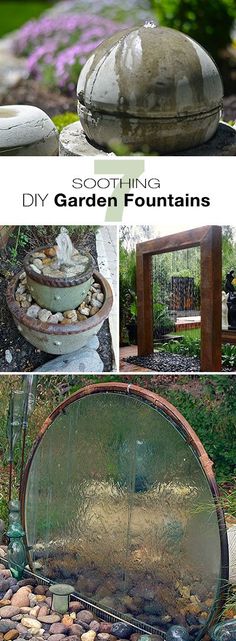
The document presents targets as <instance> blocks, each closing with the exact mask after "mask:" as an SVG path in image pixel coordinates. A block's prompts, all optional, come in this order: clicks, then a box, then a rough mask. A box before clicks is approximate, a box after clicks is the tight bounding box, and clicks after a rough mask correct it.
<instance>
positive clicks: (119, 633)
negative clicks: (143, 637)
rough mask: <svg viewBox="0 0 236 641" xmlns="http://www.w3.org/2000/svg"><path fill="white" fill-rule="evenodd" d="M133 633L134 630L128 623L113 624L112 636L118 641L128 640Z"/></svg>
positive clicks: (118, 622)
mask: <svg viewBox="0 0 236 641" xmlns="http://www.w3.org/2000/svg"><path fill="white" fill-rule="evenodd" d="M133 631H134V630H133V628H132V627H131V626H130V625H129V624H128V623H123V622H122V621H117V622H116V623H113V625H112V628H111V634H113V635H114V636H115V637H116V638H117V639H128V638H129V637H130V635H131V634H132V632H133Z"/></svg>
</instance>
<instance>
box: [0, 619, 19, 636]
mask: <svg viewBox="0 0 236 641" xmlns="http://www.w3.org/2000/svg"><path fill="white" fill-rule="evenodd" d="M18 625H19V624H18ZM15 628H17V626H16V624H15V623H14V621H12V620H11V619H1V620H0V632H3V634H5V633H6V632H8V630H15Z"/></svg>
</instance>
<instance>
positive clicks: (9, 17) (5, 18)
mask: <svg viewBox="0 0 236 641" xmlns="http://www.w3.org/2000/svg"><path fill="white" fill-rule="evenodd" d="M52 4H53V2H50V0H35V2H30V1H29V0H25V1H24V0H16V1H15V2H14V1H12V0H1V1H0V14H1V18H0V37H2V36H4V35H5V34H6V33H9V32H10V31H14V30H15V29H19V27H21V26H22V25H23V24H24V23H25V22H27V21H28V20H30V19H31V18H38V16H40V14H41V13H42V12H43V11H45V10H46V9H48V8H49V7H50V6H51V5H52Z"/></svg>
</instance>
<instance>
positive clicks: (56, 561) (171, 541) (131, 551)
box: [22, 383, 228, 638]
mask: <svg viewBox="0 0 236 641" xmlns="http://www.w3.org/2000/svg"><path fill="white" fill-rule="evenodd" d="M45 470H47V474H45ZM22 517H23V525H24V528H25V531H26V537H27V543H28V545H30V546H32V553H33V557H34V560H37V561H39V562H40V563H41V573H42V575H43V576H44V577H46V578H49V579H50V580H53V581H56V582H59V581H60V582H63V581H64V582H65V583H70V584H72V585H74V588H75V591H76V592H77V593H78V594H79V595H80V596H82V597H83V598H84V599H85V600H87V601H88V602H90V603H92V604H93V609H94V611H95V613H97V614H99V613H101V611H102V612H104V611H105V612H109V613H111V615H112V616H114V619H115V620H116V617H119V618H120V619H123V620H128V621H129V622H131V623H132V624H133V625H134V626H136V627H138V628H141V629H143V630H146V631H148V632H154V633H157V631H158V630H159V631H160V630H161V631H162V632H166V631H167V629H168V628H169V627H170V626H171V625H173V624H175V625H176V624H178V625H184V626H186V627H187V628H188V630H189V631H190V632H191V634H192V635H193V637H194V638H195V637H196V638H200V636H201V635H202V633H203V631H204V629H205V627H206V625H208V623H210V622H212V621H213V620H214V616H215V614H216V611H217V609H218V608H219V607H220V602H221V597H222V589H223V587H224V585H225V582H226V581H227V578H228V548H227V537H226V530H225V524H224V518H223V514H222V511H221V509H220V508H219V506H218V503H217V487H216V483H215V479H214V475H213V472H212V465H211V462H210V460H209V459H208V456H207V454H206V452H205V450H204V448H203V446H202V444H201V443H200V441H199V439H198V437H197V436H196V434H195V433H194V432H193V430H192V429H191V427H190V426H189V424H188V423H187V422H186V421H185V419H184V418H183V417H182V416H181V415H180V414H179V412H178V411H177V410H176V409H175V408H174V407H173V406H172V405H170V404H169V403H168V402H167V401H165V400H164V399H162V398H160V397H158V396H156V395H155V394H153V393H151V392H148V391H145V390H143V389H141V388H138V387H135V386H132V385H125V384H122V383H113V384H112V383H108V384H100V385H91V386H89V387H87V388H84V389H82V390H81V391H80V392H77V393H76V394H74V395H73V396H71V397H70V398H68V399H66V401H64V402H63V403H62V404H61V405H59V407H58V408H57V409H56V410H55V411H54V412H53V413H52V414H51V416H50V417H49V418H48V419H47V421H46V422H45V424H44V426H43V427H42V430H41V432H40V434H39V437H38V439H37V441H36V443H35V446H34V448H33V451H32V453H31V456H30V458H29V461H28V464H27V467H26V471H25V476H24V488H23V501H22Z"/></svg>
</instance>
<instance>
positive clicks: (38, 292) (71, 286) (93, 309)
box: [7, 227, 112, 354]
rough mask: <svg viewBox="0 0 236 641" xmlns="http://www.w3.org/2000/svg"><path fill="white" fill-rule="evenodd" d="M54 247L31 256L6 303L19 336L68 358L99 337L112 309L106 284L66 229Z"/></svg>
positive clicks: (13, 284) (43, 348) (10, 291)
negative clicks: (91, 338) (68, 355)
mask: <svg viewBox="0 0 236 641" xmlns="http://www.w3.org/2000/svg"><path fill="white" fill-rule="evenodd" d="M56 242H57V244H56V246H54V247H51V246H50V247H42V248H40V249H39V250H37V251H33V252H30V253H29V254H28V255H27V256H26V258H25V261H24V271H22V272H19V273H18V274H17V275H16V276H15V277H14V278H13V280H12V281H11V282H10V284H9V286H8V290H7V304H8V307H9V309H10V311H11V313H12V315H13V318H14V321H15V323H16V325H17V328H18V330H19V332H21V334H22V335H23V336H24V338H26V340H28V341H29V342H30V343H32V345H34V346H35V347H38V348H39V349H41V350H43V351H44V352H48V353H49V354H67V353H70V352H74V351H75V350H77V349H79V348H81V347H83V346H85V345H86V344H87V342H88V340H89V338H90V337H91V336H93V335H95V334H97V332H98V330H99V329H100V328H101V326H102V323H103V321H104V320H105V319H106V318H107V317H108V316H109V313H110V310H111V307H112V292H111V288H110V285H109V283H108V281H107V280H106V279H105V278H104V277H103V276H102V275H101V274H100V273H98V272H96V271H95V270H94V263H93V259H92V257H91V256H90V254H88V253H86V252H84V251H82V250H80V249H79V250H77V249H75V248H74V247H73V245H72V243H71V240H70V238H69V235H68V232H67V230H66V229H65V228H63V227H62V228H61V232H60V234H59V235H58V237H57V239H56Z"/></svg>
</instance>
